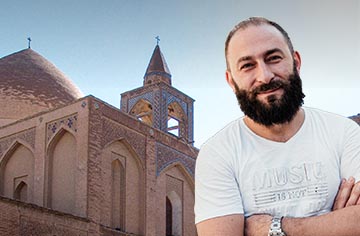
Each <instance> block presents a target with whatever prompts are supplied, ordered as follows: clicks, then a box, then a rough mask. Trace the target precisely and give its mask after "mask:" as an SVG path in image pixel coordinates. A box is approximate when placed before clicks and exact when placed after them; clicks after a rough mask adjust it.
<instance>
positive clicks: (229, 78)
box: [225, 70, 236, 93]
mask: <svg viewBox="0 0 360 236" xmlns="http://www.w3.org/2000/svg"><path fill="white" fill-rule="evenodd" d="M225 78H226V82H227V83H228V85H229V86H230V88H231V89H232V90H233V91H234V93H235V92H236V89H235V81H234V79H233V77H232V76H231V72H230V71H229V70H226V72H225Z"/></svg>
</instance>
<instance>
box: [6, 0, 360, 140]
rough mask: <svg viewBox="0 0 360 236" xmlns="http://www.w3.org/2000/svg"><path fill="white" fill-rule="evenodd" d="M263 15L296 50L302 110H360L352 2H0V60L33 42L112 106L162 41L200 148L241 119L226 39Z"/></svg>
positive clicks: (358, 30)
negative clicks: (190, 108) (188, 101)
mask: <svg viewBox="0 0 360 236" xmlns="http://www.w3.org/2000/svg"><path fill="white" fill-rule="evenodd" d="M250 16H263V17H266V18H269V19H271V20H274V21H276V22H278V23H279V24H280V25H282V26H283V27H284V28H285V30H287V32H288V34H289V35H290V38H291V39H292V42H293V44H294V48H295V50H297V51H299V52H300V55H301V58H302V68H301V72H300V76H301V78H302V80H303V90H304V93H305V94H306V98H305V104H304V105H305V106H310V107H316V108H319V109H322V110H327V111H330V112H334V113H338V114H341V115H343V116H352V115H356V114H358V113H360V105H359V102H358V101H359V97H360V95H359V91H360V82H359V76H358V73H357V72H358V68H360V1H358V0H301V1H300V0H297V1H296V0H294V1H288V0H272V1H269V0H252V1H243V0H223V1H219V0H217V1H216V0H207V1H205V0H202V1H200V0H181V1H180V0H76V1H74V0H56V1H55V0H32V1H24V0H22V1H21V0H8V1H6V0H0V29H1V30H0V57H3V56H6V55H9V54H12V53H14V52H17V51H20V50H22V49H25V48H27V46H28V41H27V38H28V37H31V39H32V41H31V48H32V49H33V50H34V51H36V52H38V53H39V54H41V55H42V56H44V57H45V58H47V59H48V60H49V61H51V62H52V63H54V64H55V65H56V66H57V67H58V68H59V69H60V70H61V71H62V72H64V73H65V74H66V75H67V76H68V77H69V78H70V79H71V80H72V81H73V82H74V83H75V84H76V85H77V86H78V87H79V88H80V90H81V91H82V92H83V94H84V95H89V94H92V95H94V96H96V97H98V98H100V99H101V100H103V101H105V102H107V103H109V104H111V105H113V106H115V107H117V108H119V107H120V94H121V93H123V92H125V91H128V90H132V89H134V88H137V87H141V86H142V83H143V76H144V73H145V70H146V68H147V65H148V63H149V60H150V57H151V55H152V52H153V50H154V48H155V46H156V39H155V37H156V36H159V37H160V42H159V45H160V48H161V51H162V53H163V54H164V57H165V60H166V62H167V64H168V67H169V69H170V72H171V74H172V85H173V86H174V87H175V88H177V89H179V90H180V91H182V92H184V93H186V94H187V95H189V96H190V97H192V98H193V99H195V103H194V120H195V121H194V130H195V131H194V139H195V146H196V147H200V146H201V144H202V143H204V142H205V141H206V140H207V139H208V138H209V137H211V136H212V135H213V134H215V133H216V132H217V131H218V130H220V129H221V128H222V127H223V126H225V125H226V124H227V123H229V122H230V121H232V120H234V119H237V118H238V117H240V116H242V113H241V111H240V109H239V107H238V105H237V101H236V98H235V96H234V94H233V92H232V90H231V89H230V88H229V87H228V85H227V83H226V81H225V60H224V42H225V39H226V36H227V34H228V32H229V31H230V30H231V29H232V27H233V26H234V25H235V24H236V23H238V22H239V21H241V20H243V19H246V18H248V17H250Z"/></svg>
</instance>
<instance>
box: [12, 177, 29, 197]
mask: <svg viewBox="0 0 360 236" xmlns="http://www.w3.org/2000/svg"><path fill="white" fill-rule="evenodd" d="M27 193H28V186H27V184H26V183H25V182H24V181H21V182H20V183H19V185H18V186H17V187H16V189H15V192H14V198H15V199H16V200H19V201H23V202H26V201H27Z"/></svg>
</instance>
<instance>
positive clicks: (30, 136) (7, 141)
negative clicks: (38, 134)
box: [0, 128, 35, 158]
mask: <svg viewBox="0 0 360 236" xmlns="http://www.w3.org/2000/svg"><path fill="white" fill-rule="evenodd" d="M15 140H23V141H25V143H27V144H29V145H30V147H31V148H33V149H34V148H35V128H31V129H28V130H24V131H22V132H20V133H16V134H13V135H11V136H8V137H5V138H2V139H0V158H1V157H2V156H3V155H4V154H5V153H4V152H5V151H7V150H8V149H9V147H10V145H11V144H12V143H13V142H14V141H15Z"/></svg>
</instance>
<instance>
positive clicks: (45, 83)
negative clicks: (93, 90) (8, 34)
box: [0, 49, 83, 125]
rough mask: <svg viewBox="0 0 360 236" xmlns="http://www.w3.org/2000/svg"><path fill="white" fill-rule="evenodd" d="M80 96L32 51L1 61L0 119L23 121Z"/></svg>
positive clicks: (50, 64) (65, 79)
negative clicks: (21, 119)
mask: <svg viewBox="0 0 360 236" xmlns="http://www.w3.org/2000/svg"><path fill="white" fill-rule="evenodd" d="M82 96H83V95H82V93H81V91H80V90H79V89H78V88H77V87H76V86H75V84H74V83H73V82H72V81H71V80H70V79H68V78H67V77H66V76H65V75H64V74H63V73H62V72H61V71H60V70H59V69H57V68H56V67H55V65H53V64H52V63H51V62H49V61H48V60H46V59H45V58H44V57H42V56H41V55H40V54H38V53H37V52H35V51H33V50H32V49H25V50H22V51H19V52H16V53H14V54H11V55H8V56H5V57H3V58H0V106H1V107H2V109H0V119H11V120H14V119H15V120H16V119H20V118H24V117H26V116H28V115H32V114H35V113H37V112H40V111H44V110H47V109H51V108H55V107H58V106H62V105H65V104H68V103H70V102H72V101H74V100H76V99H78V98H80V97H82ZM0 125H1V123H0Z"/></svg>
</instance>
